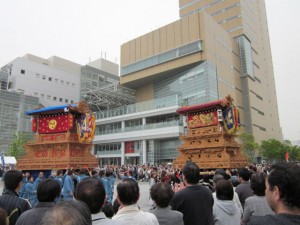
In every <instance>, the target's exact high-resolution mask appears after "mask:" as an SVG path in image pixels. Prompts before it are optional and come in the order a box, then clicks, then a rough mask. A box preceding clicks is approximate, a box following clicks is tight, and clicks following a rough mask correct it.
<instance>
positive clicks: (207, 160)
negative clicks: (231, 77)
mask: <svg viewBox="0 0 300 225" xmlns="http://www.w3.org/2000/svg"><path fill="white" fill-rule="evenodd" d="M177 113H179V114H181V115H183V116H184V117H185V119H186V124H187V129H186V132H185V134H184V135H182V136H180V139H181V141H182V145H180V146H179V147H178V149H177V150H178V151H179V156H178V157H177V158H176V159H175V160H174V166H178V167H179V168H182V167H183V165H184V164H185V163H186V162H188V161H192V162H195V163H196V164H197V165H198V166H199V167H200V168H201V169H215V168H239V167H243V166H246V165H247V159H246V157H245V156H244V155H243V154H242V153H241V150H240V145H239V144H238V143H237V142H236V141H235V138H236V137H237V135H236V133H237V131H238V130H239V127H240V117H239V110H238V108H237V107H236V106H234V105H233V99H232V98H231V96H230V95H229V96H227V97H226V98H225V99H221V100H217V101H213V102H209V103H205V104H200V105H194V106H186V107H182V108H180V109H178V110H177Z"/></svg>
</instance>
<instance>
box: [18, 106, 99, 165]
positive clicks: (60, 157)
mask: <svg viewBox="0 0 300 225" xmlns="http://www.w3.org/2000/svg"><path fill="white" fill-rule="evenodd" d="M26 114H27V115H29V116H31V117H32V120H31V121H32V131H33V132H34V133H35V136H34V137H35V139H34V140H31V141H28V142H27V143H26V144H25V149H26V154H25V156H23V157H22V158H21V159H19V160H18V162H17V168H18V169H19V170H52V169H66V168H71V167H73V168H95V167H97V166H98V161H97V158H96V157H95V156H94V155H92V153H91V150H92V141H93V138H94V131H95V116H94V114H93V113H92V112H91V111H90V109H89V107H88V105H87V104H86V103H85V102H79V103H78V104H71V105H61V106H51V107H45V108H41V109H37V110H31V111H28V112H26Z"/></svg>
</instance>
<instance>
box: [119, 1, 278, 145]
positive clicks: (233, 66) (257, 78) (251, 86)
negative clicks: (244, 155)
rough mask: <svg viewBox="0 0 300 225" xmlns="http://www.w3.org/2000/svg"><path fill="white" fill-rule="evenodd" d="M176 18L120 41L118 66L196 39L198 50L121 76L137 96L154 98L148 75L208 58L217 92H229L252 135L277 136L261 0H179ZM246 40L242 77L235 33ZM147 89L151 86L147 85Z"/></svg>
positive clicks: (260, 137)
mask: <svg viewBox="0 0 300 225" xmlns="http://www.w3.org/2000/svg"><path fill="white" fill-rule="evenodd" d="M179 5H180V16H181V19H180V20H178V21H175V22H173V23H171V24H168V25H166V26H164V27H161V28H159V29H157V30H155V31H152V32H150V33H147V34H145V35H143V36H141V37H138V38H136V39H133V40H131V41H129V42H127V43H124V44H123V45H122V46H121V68H122V67H125V66H127V65H130V64H133V63H136V62H139V61H142V60H145V59H147V58H149V57H152V56H155V55H158V54H161V53H164V52H166V51H169V50H171V49H176V48H178V47H180V46H183V45H186V44H189V43H192V42H193V41H196V40H201V42H202V47H203V51H202V52H197V53H194V54H190V55H187V56H184V57H181V58H177V59H174V60H171V61H168V62H165V63H162V64H159V65H155V66H153V67H149V68H144V69H141V70H140V71H136V72H133V73H130V74H127V75H123V76H121V79H120V82H121V84H125V85H126V86H129V87H132V88H137V100H138V102H140V101H145V100H150V99H153V80H155V79H164V78H165V77H166V76H168V75H169V74H170V71H173V70H174V71H176V70H177V71H178V70H180V68H182V67H184V66H187V65H192V64H193V63H196V62H201V61H203V60H209V61H210V62H212V63H213V64H214V65H216V67H217V79H218V92H219V98H224V97H225V96H226V95H227V94H230V95H231V96H232V97H233V98H234V99H235V103H236V105H237V106H238V107H239V109H240V112H241V121H242V124H243V121H244V122H248V123H249V126H248V131H249V132H252V133H253V135H254V136H255V140H256V141H257V142H260V141H261V140H265V139H269V138H277V139H281V137H282V135H281V129H280V124H279V116H278V108H277V98H276V90H275V81H274V75H273V66H272V57H271V50H270V42H269V34H268V28H267V20H266V13H265V5H264V1H262V0H227V1H216V0H201V1H195V0H180V1H179ZM240 35H244V36H246V37H247V38H248V40H249V41H250V42H251V47H252V60H253V69H254V78H250V77H244V78H241V66H240V52H239V51H240V50H239V46H238V43H237V41H236V39H235V37H238V36H240ZM151 90H152V91H151ZM244 124H245V123H244Z"/></svg>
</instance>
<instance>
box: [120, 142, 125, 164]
mask: <svg viewBox="0 0 300 225" xmlns="http://www.w3.org/2000/svg"><path fill="white" fill-rule="evenodd" d="M124 164H125V142H124V141H122V142H121V165H124Z"/></svg>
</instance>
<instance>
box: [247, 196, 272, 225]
mask: <svg viewBox="0 0 300 225" xmlns="http://www.w3.org/2000/svg"><path fill="white" fill-rule="evenodd" d="M274 214H275V213H274V212H273V211H272V209H271V208H270V206H269V205H268V203H267V200H266V197H265V196H257V195H254V196H252V197H249V198H247V199H246V201H245V206H244V215H243V219H242V224H247V223H248V222H249V220H250V217H251V216H265V215H274Z"/></svg>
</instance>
